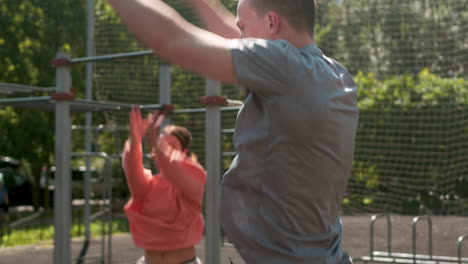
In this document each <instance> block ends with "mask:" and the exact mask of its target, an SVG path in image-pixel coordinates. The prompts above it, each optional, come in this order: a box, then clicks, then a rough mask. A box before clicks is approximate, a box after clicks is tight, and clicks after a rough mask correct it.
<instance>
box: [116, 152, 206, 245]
mask: <svg viewBox="0 0 468 264" xmlns="http://www.w3.org/2000/svg"><path fill="white" fill-rule="evenodd" d="M141 153H142V152H141V146H139V147H138V146H137V147H133V146H132V147H130V148H129V150H126V151H124V157H123V167H124V171H125V174H126V177H127V182H128V185H129V188H130V192H131V193H132V198H131V199H130V200H129V201H128V203H127V204H126V205H125V206H124V210H125V214H126V215H127V218H128V220H129V223H130V231H131V233H132V237H133V240H134V242H135V245H136V246H138V247H140V248H144V249H150V250H158V251H167V250H175V249H182V248H188V247H191V246H193V245H195V244H197V243H198V242H200V240H201V238H202V234H203V224H204V223H203V215H202V213H201V206H202V199H203V191H204V184H205V181H206V172H205V171H204V170H203V168H202V167H201V165H199V164H198V163H196V162H194V161H192V160H190V159H189V158H187V159H185V160H184V161H182V162H180V163H179V164H178V165H177V166H179V167H180V168H179V169H181V170H182V171H183V172H184V174H185V175H187V177H193V179H195V180H196V181H197V182H198V183H201V184H202V185H201V186H203V188H202V190H201V192H196V193H192V194H191V195H188V194H186V192H182V190H181V188H183V186H177V185H176V184H175V183H174V182H172V181H171V180H170V179H169V178H168V177H166V176H165V172H174V170H172V168H168V169H165V168H164V167H163V166H161V172H160V174H158V175H154V176H151V172H150V171H149V170H147V169H145V168H143V163H142V155H141ZM188 182H189V181H187V183H188Z"/></svg>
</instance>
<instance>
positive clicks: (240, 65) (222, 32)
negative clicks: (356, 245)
mask: <svg viewBox="0 0 468 264" xmlns="http://www.w3.org/2000/svg"><path fill="white" fill-rule="evenodd" d="M184 1H186V2H187V3H188V4H190V5H191V6H192V7H193V8H194V10H196V11H197V13H198V14H199V15H200V18H201V20H202V22H203V23H204V24H205V26H206V27H207V29H208V31H206V30H203V29H201V28H198V27H196V26H193V25H191V24H189V23H188V22H187V21H185V20H184V19H183V18H182V17H180V15H179V14H177V13H176V12H175V11H174V10H173V9H171V8H170V7H168V6H167V5H166V4H164V3H163V2H162V1H160V0H132V1H129V0H109V2H110V3H111V4H112V5H113V6H114V8H115V9H116V10H117V12H118V13H119V15H120V17H121V18H122V20H123V21H124V23H125V24H126V25H127V27H128V28H129V29H130V31H131V32H133V33H134V34H135V35H136V36H137V37H138V38H139V39H140V40H141V41H142V42H143V43H144V44H145V45H147V46H148V47H150V48H152V49H153V50H155V52H156V54H158V56H160V57H162V58H164V59H166V60H168V61H169V62H171V63H173V64H178V65H181V66H183V67H184V68H186V69H187V70H190V71H193V72H195V73H198V74H200V75H202V76H206V77H210V78H213V79H217V80H221V81H224V82H228V83H236V84H240V85H242V86H244V88H245V89H246V91H247V97H246V100H245V102H244V106H243V107H242V109H241V111H240V112H239V115H238V118H237V123H236V130H235V138H234V144H235V147H236V150H237V153H238V155H237V156H236V158H235V159H234V161H233V162H232V165H231V168H230V169H229V171H228V172H227V173H226V175H225V176H224V178H223V182H222V191H221V211H222V213H221V215H222V219H221V220H222V224H223V227H224V229H225V231H226V233H227V235H228V237H229V238H230V240H231V241H232V242H233V243H234V245H235V246H236V248H237V250H238V251H239V253H240V254H241V256H242V257H243V258H244V260H245V261H246V262H247V263H249V264H276V263H278V264H289V263H291V264H293V263H294V264H296V263H308V264H310V263H330V264H334V263H344V262H349V258H346V257H344V256H345V254H344V253H343V252H342V248H341V240H342V235H343V233H342V226H341V220H340V216H339V207H340V203H341V200H342V196H343V194H344V191H345V187H346V182H347V178H348V175H349V173H350V170H351V164H352V160H353V153H354V137H355V133H356V128H357V122H358V109H357V104H356V85H355V84H354V81H353V80H352V78H351V76H350V74H349V73H348V72H347V71H346V69H345V68H344V67H343V66H341V65H340V64H338V63H337V62H335V61H334V60H332V59H329V58H327V57H325V56H324V55H323V54H322V52H321V51H320V50H319V49H318V48H317V46H316V45H315V44H314V34H313V32H314V30H313V29H314V20H315V1H314V0H240V1H239V3H238V9H237V18H235V17H234V16H233V15H231V14H230V13H229V12H228V11H227V10H226V9H225V8H223V7H222V5H221V4H220V3H219V2H218V1H217V0H184Z"/></svg>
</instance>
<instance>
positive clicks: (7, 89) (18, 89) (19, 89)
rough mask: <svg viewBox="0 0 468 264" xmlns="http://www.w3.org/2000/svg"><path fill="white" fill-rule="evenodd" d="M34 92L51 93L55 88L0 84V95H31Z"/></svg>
mask: <svg viewBox="0 0 468 264" xmlns="http://www.w3.org/2000/svg"><path fill="white" fill-rule="evenodd" d="M35 91H36V92H51V91H55V87H38V86H32V85H24V84H15V83H4V82H0V94H16V93H31V92H35Z"/></svg>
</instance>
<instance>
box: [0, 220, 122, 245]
mask: <svg viewBox="0 0 468 264" xmlns="http://www.w3.org/2000/svg"><path fill="white" fill-rule="evenodd" d="M104 228H106V229H107V226H105V227H104ZM127 232H129V228H128V222H127V220H126V219H125V218H120V219H114V220H113V221H112V234H119V233H127ZM70 233H71V236H72V237H80V236H83V235H84V226H83V225H82V224H80V223H74V224H73V225H72V228H71V230H70ZM1 234H3V235H2V236H1V246H2V247H12V246H19V245H29V244H50V245H52V244H53V239H54V227H53V225H35V226H30V227H23V228H15V229H9V230H7V229H6V228H3V232H2V233H1ZM1 234H0V235H1ZM101 234H102V221H100V220H96V221H94V222H92V223H91V236H92V237H96V236H100V235H101Z"/></svg>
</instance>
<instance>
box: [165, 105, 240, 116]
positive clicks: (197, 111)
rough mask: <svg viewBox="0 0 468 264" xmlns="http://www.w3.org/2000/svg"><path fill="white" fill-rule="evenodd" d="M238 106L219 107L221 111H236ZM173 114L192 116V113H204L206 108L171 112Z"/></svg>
mask: <svg viewBox="0 0 468 264" xmlns="http://www.w3.org/2000/svg"><path fill="white" fill-rule="evenodd" d="M239 109H240V106H225V107H221V111H238V110H239ZM172 112H173V113H174V114H194V113H204V112H206V108H192V109H177V110H174V111H172Z"/></svg>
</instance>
